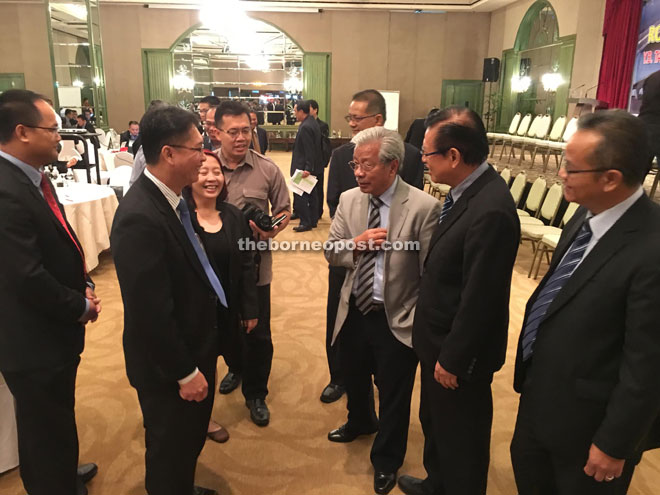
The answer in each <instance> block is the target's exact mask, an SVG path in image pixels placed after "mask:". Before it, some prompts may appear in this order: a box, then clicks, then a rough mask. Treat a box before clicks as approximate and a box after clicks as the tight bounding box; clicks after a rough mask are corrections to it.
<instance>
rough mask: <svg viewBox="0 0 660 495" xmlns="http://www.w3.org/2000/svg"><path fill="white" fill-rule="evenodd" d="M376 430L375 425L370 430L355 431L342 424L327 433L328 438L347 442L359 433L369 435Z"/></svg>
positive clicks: (338, 441)
mask: <svg viewBox="0 0 660 495" xmlns="http://www.w3.org/2000/svg"><path fill="white" fill-rule="evenodd" d="M377 431H378V428H377V427H376V428H374V429H371V430H366V431H358V432H355V431H353V430H349V429H348V427H347V425H346V424H343V425H341V426H340V427H339V428H337V429H336V430H332V431H331V432H330V433H328V440H330V441H331V442H337V443H348V442H352V441H353V440H355V439H356V438H357V437H359V436H360V435H371V434H372V433H376V432H377Z"/></svg>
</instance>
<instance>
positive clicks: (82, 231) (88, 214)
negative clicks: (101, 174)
mask: <svg viewBox="0 0 660 495" xmlns="http://www.w3.org/2000/svg"><path fill="white" fill-rule="evenodd" d="M57 196H58V198H59V200H60V202H61V203H62V205H63V206H64V211H65V212H66V218H67V220H68V221H69V223H70V224H71V227H73V230H74V231H75V233H76V236H77V237H78V240H80V244H81V245H82V248H83V251H84V252H85V261H86V262H87V271H92V270H93V269H94V268H96V267H97V266H98V264H99V253H100V252H101V251H105V250H106V249H108V248H109V247H110V229H111V227H112V219H113V218H114V216H115V211H116V210H117V205H118V202H117V196H116V195H115V192H114V191H113V190H112V189H111V188H110V187H108V186H99V185H96V184H83V183H74V184H71V185H69V186H67V187H58V188H57Z"/></svg>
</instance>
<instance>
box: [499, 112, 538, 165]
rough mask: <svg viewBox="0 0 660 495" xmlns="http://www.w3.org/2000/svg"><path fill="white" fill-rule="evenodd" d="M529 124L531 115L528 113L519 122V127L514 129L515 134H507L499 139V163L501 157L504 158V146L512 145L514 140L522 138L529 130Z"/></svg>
mask: <svg viewBox="0 0 660 495" xmlns="http://www.w3.org/2000/svg"><path fill="white" fill-rule="evenodd" d="M531 123H532V114H531V113H528V114H527V115H525V116H524V117H523V118H522V120H521V121H520V125H518V129H516V132H514V133H513V134H507V135H505V136H504V137H502V138H501V139H502V149H501V150H500V161H502V157H503V156H504V151H505V150H506V145H507V144H509V145H512V143H513V139H514V138H518V137H522V136H524V135H525V134H527V131H528V130H529V126H530V124H531Z"/></svg>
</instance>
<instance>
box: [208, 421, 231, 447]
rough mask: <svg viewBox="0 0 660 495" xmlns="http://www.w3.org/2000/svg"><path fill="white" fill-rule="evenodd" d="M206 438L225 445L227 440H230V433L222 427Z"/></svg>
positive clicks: (210, 432)
mask: <svg viewBox="0 0 660 495" xmlns="http://www.w3.org/2000/svg"><path fill="white" fill-rule="evenodd" d="M218 426H220V425H218ZM206 436H207V437H208V438H210V439H211V440H213V441H214V442H218V443H225V442H226V441H227V440H229V432H228V431H227V430H226V429H225V427H224V426H220V429H219V430H216V431H209V432H208V433H207V434H206Z"/></svg>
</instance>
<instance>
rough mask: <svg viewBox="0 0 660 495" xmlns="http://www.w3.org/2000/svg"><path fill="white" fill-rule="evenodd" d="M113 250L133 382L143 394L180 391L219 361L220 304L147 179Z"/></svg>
mask: <svg viewBox="0 0 660 495" xmlns="http://www.w3.org/2000/svg"><path fill="white" fill-rule="evenodd" d="M110 244H111V248H112V255H113V257H114V260H115V267H116V269H117V278H118V279H119V286H120V288H121V294H122V298H123V300H124V355H125V359H126V372H127V374H128V379H129V381H130V382H131V385H133V386H134V387H136V388H138V389H147V388H153V387H176V386H177V383H176V381H177V380H180V379H181V378H184V377H186V376H187V375H189V374H190V373H192V372H193V370H194V369H195V367H196V366H197V367H199V368H200V369H202V367H206V365H208V363H209V362H212V360H214V359H215V358H216V357H217V356H218V353H219V345H218V336H219V333H218V332H219V330H218V325H217V314H216V303H217V296H216V295H215V292H214V291H213V288H212V287H211V284H210V283H209V281H208V278H207V276H206V274H205V273H204V270H203V268H202V265H201V263H200V261H199V258H198V257H197V255H196V253H195V251H194V248H193V246H192V244H191V243H190V241H189V240H188V237H187V236H186V232H185V230H184V229H183V225H182V224H181V221H180V220H179V219H178V217H177V215H176V213H175V212H174V210H173V209H172V207H171V206H170V205H169V203H168V202H167V200H166V199H165V197H164V196H163V194H162V193H161V192H160V190H158V188H157V187H156V185H155V184H154V183H153V182H152V181H151V180H150V179H149V178H148V177H147V176H146V175H144V174H142V175H141V176H140V178H139V179H138V180H137V181H136V182H135V183H134V184H133V186H131V189H130V190H129V192H128V194H126V196H124V198H123V200H122V202H121V203H120V204H119V208H118V209H117V213H116V214H115V219H114V222H113V224H112V233H111V235H110ZM223 330H224V329H220V331H223Z"/></svg>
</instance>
